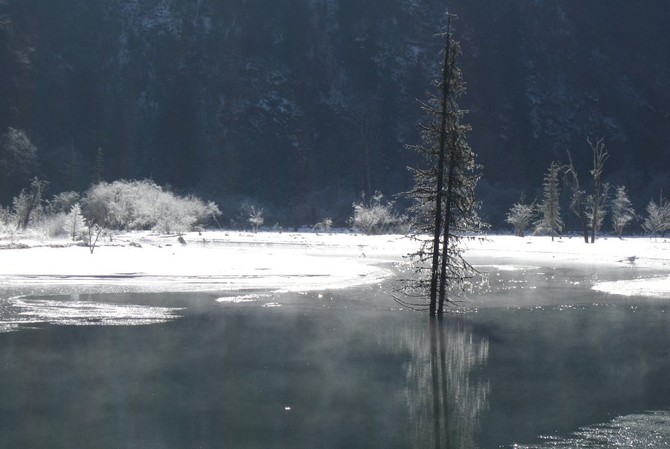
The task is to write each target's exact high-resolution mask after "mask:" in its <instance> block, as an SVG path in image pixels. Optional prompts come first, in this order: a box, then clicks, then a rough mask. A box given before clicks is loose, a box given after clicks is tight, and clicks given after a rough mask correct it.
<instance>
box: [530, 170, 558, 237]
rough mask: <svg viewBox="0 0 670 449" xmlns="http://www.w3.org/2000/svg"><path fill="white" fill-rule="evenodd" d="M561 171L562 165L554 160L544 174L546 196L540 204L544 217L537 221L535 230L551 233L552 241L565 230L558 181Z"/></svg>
mask: <svg viewBox="0 0 670 449" xmlns="http://www.w3.org/2000/svg"><path fill="white" fill-rule="evenodd" d="M560 171H561V166H560V165H558V164H557V163H556V162H552V163H551V165H550V166H549V169H548V170H547V174H546V175H545V176H544V183H543V189H544V198H543V201H542V203H541V204H540V206H539V210H540V213H541V214H542V217H541V218H540V219H539V220H538V221H537V222H536V223H535V232H546V233H549V234H550V235H551V240H552V241H553V240H554V237H555V236H556V235H557V234H560V233H561V231H563V219H562V218H561V207H560V189H559V183H558V181H559V180H558V177H559V173H560Z"/></svg>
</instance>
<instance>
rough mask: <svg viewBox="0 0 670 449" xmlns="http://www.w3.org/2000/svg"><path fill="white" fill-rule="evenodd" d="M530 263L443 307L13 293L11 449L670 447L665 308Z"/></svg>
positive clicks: (5, 337)
mask: <svg viewBox="0 0 670 449" xmlns="http://www.w3.org/2000/svg"><path fill="white" fill-rule="evenodd" d="M517 268H518V269H514V270H495V271H493V270H492V273H496V274H495V275H494V276H491V279H490V282H489V289H488V291H487V292H480V293H475V294H474V295H473V300H472V302H471V303H468V304H467V305H466V307H464V308H463V309H462V310H461V311H460V313H457V314H454V315H452V316H449V317H447V318H445V319H444V320H442V321H437V320H433V321H430V320H429V319H428V318H427V317H426V316H424V315H423V314H417V313H414V312H409V311H407V310H400V307H399V306H398V305H397V304H396V303H394V302H393V301H391V300H390V299H389V297H388V295H386V294H384V290H383V289H380V288H378V287H374V288H366V289H358V290H354V291H341V292H317V293H309V294H291V295H274V294H267V293H264V294H253V293H248V294H244V295H240V296H237V297H230V296H221V295H213V294H183V293H180V294H167V295H166V294H95V295H81V294H80V295H71V294H67V295H60V296H58V295H49V294H43V295H24V294H22V295H14V294H7V295H5V296H4V297H2V299H1V301H0V304H1V305H0V320H2V321H0V322H2V323H3V324H2V325H3V326H5V328H6V329H5V330H7V332H4V333H0V379H2V382H0V447H49V448H72V447H96V448H117V447H123V448H191V447H193V448H196V447H197V448H279V449H282V448H408V447H412V448H438V447H439V448H498V447H515V445H516V447H522V448H551V447H559V448H562V447H565V448H567V447H586V448H638V447H653V448H670V386H669V383H668V381H667V377H668V375H667V373H668V372H670V352H669V348H670V313H669V312H668V308H666V304H665V303H663V302H662V301H659V300H655V301H648V300H642V299H640V300H636V299H634V298H624V299H621V298H616V299H615V298H613V297H608V296H606V295H603V294H600V293H595V292H592V291H590V290H589V288H588V286H589V284H590V283H592V282H593V281H594V279H595V278H598V279H603V278H607V279H610V278H611V279H616V278H618V277H625V276H630V275H631V273H622V272H611V271H606V270H605V271H597V270H596V271H587V272H576V271H574V270H570V269H567V268H565V269H561V268H557V269H540V268H537V267H531V266H525V267H517ZM497 273H500V276H498V275H497Z"/></svg>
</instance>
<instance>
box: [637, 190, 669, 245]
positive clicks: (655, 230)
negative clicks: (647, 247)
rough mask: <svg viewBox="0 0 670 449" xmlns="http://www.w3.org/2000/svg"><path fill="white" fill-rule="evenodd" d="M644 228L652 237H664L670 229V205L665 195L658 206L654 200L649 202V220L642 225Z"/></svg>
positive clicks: (646, 219)
mask: <svg viewBox="0 0 670 449" xmlns="http://www.w3.org/2000/svg"><path fill="white" fill-rule="evenodd" d="M642 228H643V229H644V230H645V231H646V232H647V233H649V234H651V235H659V234H660V235H663V234H665V233H666V232H667V231H668V230H669V229H670V204H669V203H668V200H667V199H665V198H663V195H661V198H660V200H659V202H658V204H656V203H655V202H654V201H653V200H652V201H649V204H648V205H647V218H645V220H644V222H643V223H642Z"/></svg>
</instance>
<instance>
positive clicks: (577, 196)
mask: <svg viewBox="0 0 670 449" xmlns="http://www.w3.org/2000/svg"><path fill="white" fill-rule="evenodd" d="M568 161H569V162H570V165H569V166H568V171H567V172H566V178H567V177H568V176H569V177H570V178H571V180H567V179H566V181H568V183H569V184H570V187H572V205H571V209H572V211H573V212H574V213H575V215H577V217H579V221H580V223H581V224H582V232H583V234H584V243H589V225H588V220H587V218H586V210H585V209H584V199H583V198H582V190H581V186H580V184H579V176H578V175H577V170H576V169H575V165H574V164H573V163H572V156H571V155H570V152H569V151H568Z"/></svg>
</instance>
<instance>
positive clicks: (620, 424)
mask: <svg viewBox="0 0 670 449" xmlns="http://www.w3.org/2000/svg"><path fill="white" fill-rule="evenodd" d="M542 440H543V441H542V442H541V443H538V444H530V445H519V444H515V445H514V446H513V447H514V448H518V449H545V448H589V449H601V448H602V449H605V448H608V449H609V448H611V449H614V448H654V449H666V448H670V412H668V411H651V412H646V413H639V414H634V415H627V416H620V417H618V418H615V419H613V420H612V421H610V422H608V423H605V424H597V425H594V426H588V427H583V428H581V429H580V430H578V431H577V432H575V433H574V434H572V435H570V436H569V437H567V438H561V437H555V436H546V437H542Z"/></svg>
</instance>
